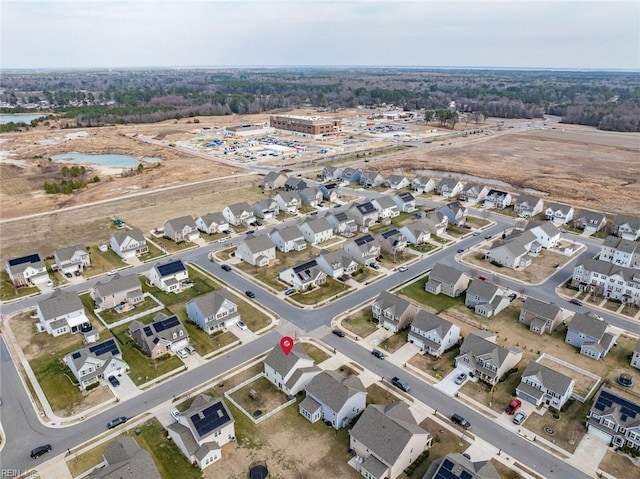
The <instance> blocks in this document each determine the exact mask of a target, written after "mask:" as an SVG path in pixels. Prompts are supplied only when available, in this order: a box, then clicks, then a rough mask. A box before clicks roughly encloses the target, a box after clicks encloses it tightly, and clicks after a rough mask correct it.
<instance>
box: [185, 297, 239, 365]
mask: <svg viewBox="0 0 640 479" xmlns="http://www.w3.org/2000/svg"><path fill="white" fill-rule="evenodd" d="M181 311H182V313H181V314H178V317H179V318H180V320H181V321H182V324H184V326H185V328H187V333H188V334H189V342H190V343H191V345H192V346H193V347H194V348H196V351H197V352H198V354H199V355H200V356H206V355H208V354H211V353H212V352H214V351H216V350H218V349H220V348H223V347H224V346H226V345H227V344H231V343H233V342H234V341H237V340H238V338H237V337H236V336H234V334H233V333H232V332H231V331H224V330H219V331H216V332H215V333H212V334H211V335H208V334H207V333H206V332H204V331H203V330H202V328H200V326H198V325H197V324H195V323H192V322H191V321H187V319H186V312H185V311H184V308H182V310H181Z"/></svg>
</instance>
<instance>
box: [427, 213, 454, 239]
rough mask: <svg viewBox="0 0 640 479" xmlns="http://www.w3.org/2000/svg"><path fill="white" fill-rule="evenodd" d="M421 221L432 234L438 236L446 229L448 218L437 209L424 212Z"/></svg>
mask: <svg viewBox="0 0 640 479" xmlns="http://www.w3.org/2000/svg"><path fill="white" fill-rule="evenodd" d="M422 221H423V222H424V224H425V225H426V226H427V229H428V230H429V231H430V232H431V234H432V235H436V236H440V235H442V234H444V233H445V232H446V231H447V226H448V225H449V218H447V217H446V216H445V215H444V214H443V213H441V212H439V211H430V212H429V213H427V214H426V216H425V217H424V218H422Z"/></svg>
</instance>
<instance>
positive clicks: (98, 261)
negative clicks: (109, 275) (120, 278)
mask: <svg viewBox="0 0 640 479" xmlns="http://www.w3.org/2000/svg"><path fill="white" fill-rule="evenodd" d="M89 259H90V261H91V265H90V266H89V267H87V268H86V269H85V270H84V276H97V275H100V274H104V273H106V272H107V271H111V270H112V269H119V268H124V267H125V266H128V265H127V263H125V262H124V261H122V258H121V257H120V256H118V255H117V254H116V253H115V252H114V251H113V250H110V249H109V250H107V251H100V250H99V249H98V248H97V247H93V248H89Z"/></svg>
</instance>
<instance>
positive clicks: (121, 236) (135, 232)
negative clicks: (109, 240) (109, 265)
mask: <svg viewBox="0 0 640 479" xmlns="http://www.w3.org/2000/svg"><path fill="white" fill-rule="evenodd" d="M113 238H114V239H115V241H116V243H117V244H118V245H122V244H123V243H124V242H125V240H126V239H127V238H131V239H133V240H135V241H137V242H138V243H143V244H144V243H146V242H147V239H146V238H145V237H144V235H143V234H142V231H140V230H139V229H137V228H135V229H132V230H129V231H121V232H119V233H113Z"/></svg>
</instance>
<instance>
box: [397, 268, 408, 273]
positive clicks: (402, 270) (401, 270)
mask: <svg viewBox="0 0 640 479" xmlns="http://www.w3.org/2000/svg"><path fill="white" fill-rule="evenodd" d="M408 269H409V268H408V267H406V266H400V267H399V268H398V271H400V272H401V273H404V272H405V271H406V270H408Z"/></svg>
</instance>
